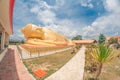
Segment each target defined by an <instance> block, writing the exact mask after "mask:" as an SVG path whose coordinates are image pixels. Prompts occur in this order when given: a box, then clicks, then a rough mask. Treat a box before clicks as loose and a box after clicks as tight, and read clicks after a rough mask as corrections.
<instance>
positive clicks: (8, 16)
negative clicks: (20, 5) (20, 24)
mask: <svg viewBox="0 0 120 80" xmlns="http://www.w3.org/2000/svg"><path fill="white" fill-rule="evenodd" d="M13 6H14V0H0V24H1V25H2V27H3V28H4V29H5V31H6V32H7V33H8V34H12V33H13V25H12V16H13Z"/></svg>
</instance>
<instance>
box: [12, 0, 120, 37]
mask: <svg viewBox="0 0 120 80" xmlns="http://www.w3.org/2000/svg"><path fill="white" fill-rule="evenodd" d="M119 21H120V0H15V5H14V13H13V28H14V34H13V35H12V36H11V37H10V38H11V39H24V36H23V34H22V33H21V31H20V29H21V28H22V27H24V26H25V25H27V24H28V23H32V24H35V25H38V26H41V27H49V28H51V29H52V30H54V31H56V32H58V33H60V34H63V35H65V36H67V37H68V38H72V37H73V36H75V35H78V34H80V35H82V36H83V38H84V39H97V38H98V36H99V34H100V33H103V34H105V35H106V36H111V35H120V30H119V29H120V22H119Z"/></svg>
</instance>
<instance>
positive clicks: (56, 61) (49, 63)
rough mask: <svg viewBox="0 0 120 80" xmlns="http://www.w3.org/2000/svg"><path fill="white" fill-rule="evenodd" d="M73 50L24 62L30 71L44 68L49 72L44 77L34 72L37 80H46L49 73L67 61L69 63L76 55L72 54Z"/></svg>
mask: <svg viewBox="0 0 120 80" xmlns="http://www.w3.org/2000/svg"><path fill="white" fill-rule="evenodd" d="M71 52H72V50H67V51H64V52H59V53H56V54H52V55H48V56H43V57H38V58H33V59H26V60H23V63H24V64H25V66H26V67H27V68H28V71H29V72H30V73H32V74H33V71H35V70H37V69H43V70H45V71H46V72H47V75H46V76H44V77H43V78H41V79H40V78H38V77H36V76H35V75H34V74H33V76H35V78H36V80H44V79H45V78H46V77H48V76H49V75H51V74H53V73H54V72H55V71H57V70H58V69H60V68H61V67H62V66H63V65H64V64H65V63H67V62H68V61H69V60H70V59H71V58H72V57H73V56H74V55H75V53H74V54H71Z"/></svg>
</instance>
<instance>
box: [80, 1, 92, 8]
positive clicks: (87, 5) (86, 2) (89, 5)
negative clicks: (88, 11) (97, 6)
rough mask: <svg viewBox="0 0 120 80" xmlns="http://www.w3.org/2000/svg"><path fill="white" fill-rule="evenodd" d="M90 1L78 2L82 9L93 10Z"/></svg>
mask: <svg viewBox="0 0 120 80" xmlns="http://www.w3.org/2000/svg"><path fill="white" fill-rule="evenodd" d="M91 1H92V0H80V4H81V6H83V7H89V8H93V7H94V6H93V4H92V3H91Z"/></svg>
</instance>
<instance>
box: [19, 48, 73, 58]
mask: <svg viewBox="0 0 120 80" xmlns="http://www.w3.org/2000/svg"><path fill="white" fill-rule="evenodd" d="M71 48H72V47H69V48H65V49H60V50H56V51H50V52H43V53H39V54H38V53H36V54H31V55H30V54H28V53H27V52H26V51H25V50H24V49H23V48H22V47H20V46H18V50H19V52H20V53H21V57H22V59H29V58H35V57H40V56H47V55H51V54H55V53H58V52H63V51H66V50H70V49H71Z"/></svg>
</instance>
